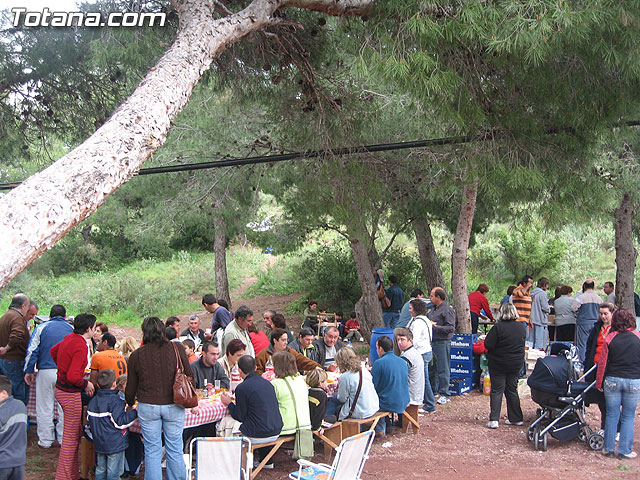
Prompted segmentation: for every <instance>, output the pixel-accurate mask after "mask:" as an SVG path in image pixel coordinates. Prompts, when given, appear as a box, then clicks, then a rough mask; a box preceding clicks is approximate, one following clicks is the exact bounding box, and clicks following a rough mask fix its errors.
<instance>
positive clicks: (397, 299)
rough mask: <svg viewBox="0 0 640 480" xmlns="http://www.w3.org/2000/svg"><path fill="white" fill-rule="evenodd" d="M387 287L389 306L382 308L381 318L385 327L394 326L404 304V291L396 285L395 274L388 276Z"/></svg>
mask: <svg viewBox="0 0 640 480" xmlns="http://www.w3.org/2000/svg"><path fill="white" fill-rule="evenodd" d="M389 285H390V286H389V288H388V289H387V290H386V294H387V297H388V298H389V300H390V301H391V305H390V306H389V308H385V309H383V310H382V320H384V326H385V328H395V327H396V324H397V323H398V320H400V311H401V310H402V305H403V304H404V292H403V291H402V289H401V288H400V287H399V286H398V279H397V278H396V276H395V275H391V276H390V277H389Z"/></svg>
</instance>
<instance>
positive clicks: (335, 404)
mask: <svg viewBox="0 0 640 480" xmlns="http://www.w3.org/2000/svg"><path fill="white" fill-rule="evenodd" d="M342 405H344V403H340V402H339V401H338V399H337V398H336V397H331V398H329V401H328V402H327V411H326V412H325V414H324V418H327V417H328V416H330V415H335V417H336V418H338V417H340V410H342Z"/></svg>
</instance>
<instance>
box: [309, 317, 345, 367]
mask: <svg viewBox="0 0 640 480" xmlns="http://www.w3.org/2000/svg"><path fill="white" fill-rule="evenodd" d="M313 347H314V348H315V350H316V353H315V355H314V356H313V357H311V359H312V360H313V361H315V362H317V363H319V364H320V365H321V366H322V368H324V369H325V370H328V371H329V372H335V371H336V368H337V367H336V360H335V358H336V354H337V353H338V352H339V351H340V349H341V348H342V347H344V343H343V342H342V340H340V332H339V331H338V329H337V328H336V327H327V329H326V330H325V332H324V337H322V338H319V339H317V340H316V341H315V342H313Z"/></svg>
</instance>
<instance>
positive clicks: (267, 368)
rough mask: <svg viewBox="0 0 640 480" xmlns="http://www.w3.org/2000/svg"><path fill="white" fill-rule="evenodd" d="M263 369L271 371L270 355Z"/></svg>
mask: <svg viewBox="0 0 640 480" xmlns="http://www.w3.org/2000/svg"><path fill="white" fill-rule="evenodd" d="M264 370H265V372H273V361H272V360H271V357H269V360H267V364H266V365H265V366H264Z"/></svg>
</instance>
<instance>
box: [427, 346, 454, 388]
mask: <svg viewBox="0 0 640 480" xmlns="http://www.w3.org/2000/svg"><path fill="white" fill-rule="evenodd" d="M431 349H432V350H433V355H434V356H435V361H434V363H435V365H434V366H433V367H432V370H431V372H432V374H433V375H432V376H430V377H429V378H430V380H431V387H432V392H433V393H434V394H435V393H436V392H438V393H439V394H440V395H445V396H449V377H450V376H451V370H450V368H451V365H450V357H451V340H434V341H433V342H431Z"/></svg>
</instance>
